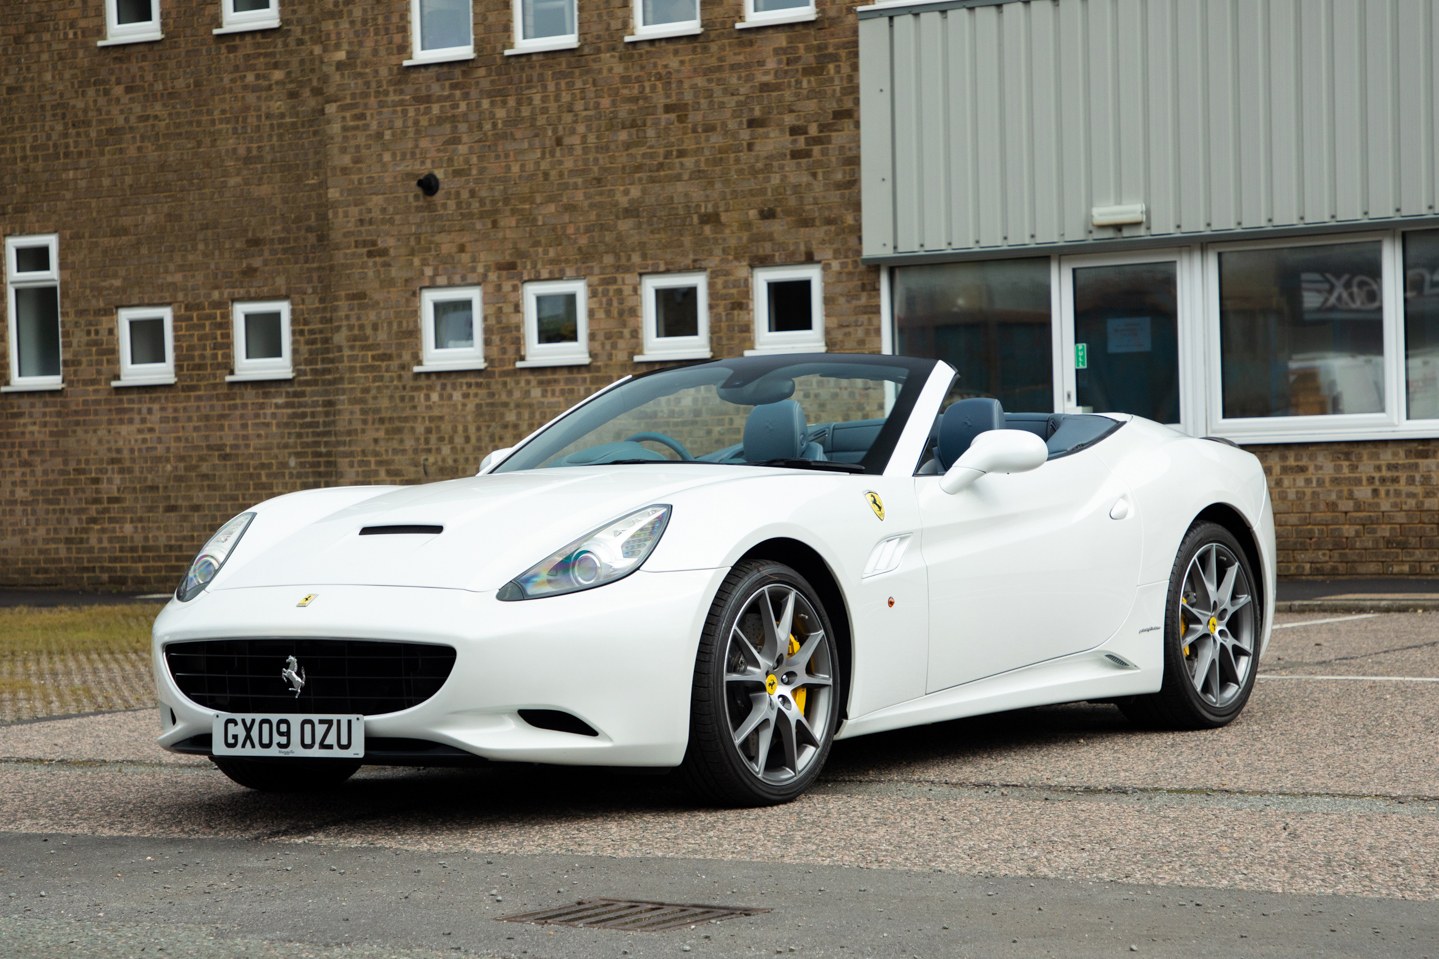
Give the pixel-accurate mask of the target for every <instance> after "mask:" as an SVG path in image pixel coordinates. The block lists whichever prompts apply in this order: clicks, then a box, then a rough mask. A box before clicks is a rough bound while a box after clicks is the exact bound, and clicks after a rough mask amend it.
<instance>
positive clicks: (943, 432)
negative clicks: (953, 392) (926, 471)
mask: <svg viewBox="0 0 1439 959" xmlns="http://www.w3.org/2000/svg"><path fill="white" fill-rule="evenodd" d="M1004 428H1005V423H1004V407H1002V406H1000V405H999V400H996V399H991V398H990V397H987V396H977V397H974V398H973V399H968V400H960V401H959V402H957V403H954V404H951V405H950V407H949V409H947V410H945V411H944V416H942V417H940V420H939V446H938V448H937V452H938V454H939V465H940V467H941V468H943V469H945V470H948V469H949V468H950V467H951V466H953V465H954V462H955V460H957V459H959V458H960V456H962V455H964V451H965V450H967V449H969V444H970V443H972V442H974V438H975V437H976V436H978V435H979V434H980V433H983V432H984V431H986V430H1002V429H1004Z"/></svg>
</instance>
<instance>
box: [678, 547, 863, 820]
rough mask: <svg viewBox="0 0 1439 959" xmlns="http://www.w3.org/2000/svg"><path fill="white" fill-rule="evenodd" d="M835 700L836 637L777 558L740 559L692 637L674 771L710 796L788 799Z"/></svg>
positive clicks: (751, 801) (730, 800) (822, 741)
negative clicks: (682, 737) (686, 704)
mask: <svg viewBox="0 0 1439 959" xmlns="http://www.w3.org/2000/svg"><path fill="white" fill-rule="evenodd" d="M840 702H841V699H840V670H839V654H838V646H837V645H836V641H835V638H834V631H833V629H832V628H831V625H830V620H829V617H828V615H827V614H826V613H825V610H824V606H823V604H821V602H820V600H819V597H818V596H817V595H816V594H815V591H814V590H813V589H812V588H811V587H810V585H809V583H807V582H806V581H805V579H804V577H803V576H801V575H800V574H799V573H797V572H795V571H794V570H793V569H791V568H789V567H788V566H785V565H783V564H782V563H776V562H771V561H764V560H761V561H747V562H744V563H740V564H738V565H736V566H735V568H734V569H732V570H731V571H730V574H729V576H728V577H726V578H725V581H724V583H723V585H721V586H720V590H719V594H718V595H717V596H716V597H715V602H714V606H713V607H712V608H711V609H710V614H709V618H708V619H707V620H706V621H705V629H704V634H703V636H701V638H700V646H699V655H698V656H697V658H696V661H695V672H694V686H693V689H692V692H691V706H690V732H689V748H688V749H687V750H686V752H685V758H684V762H683V764H682V765H681V767H680V775H681V777H682V778H683V779H684V780H685V782H686V783H687V785H688V786H689V787H690V788H691V790H693V791H694V792H695V793H696V794H697V795H698V796H699V797H700V798H701V799H702V800H704V801H706V802H711V803H715V804H718V805H724V806H768V805H774V804H777V803H784V802H789V801H790V800H792V799H795V798H796V797H798V796H799V795H800V794H801V793H803V792H804V791H805V789H807V788H808V787H809V785H810V783H812V782H814V780H815V777H816V776H818V775H819V772H820V770H821V769H822V768H823V767H824V763H825V760H826V759H827V758H828V757H829V751H830V746H831V745H832V744H833V742H834V732H835V728H836V727H837V725H838V721H839V704H840Z"/></svg>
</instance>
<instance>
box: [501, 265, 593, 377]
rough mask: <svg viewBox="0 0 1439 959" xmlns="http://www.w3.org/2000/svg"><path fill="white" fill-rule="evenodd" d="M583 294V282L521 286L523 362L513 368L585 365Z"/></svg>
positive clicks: (586, 317) (587, 338)
mask: <svg viewBox="0 0 1439 959" xmlns="http://www.w3.org/2000/svg"><path fill="white" fill-rule="evenodd" d="M587 291H588V286H587V284H586V283H585V281H584V280H547V281H545V282H541V283H526V284H525V286H524V298H525V358H524V359H523V360H520V361H519V362H517V363H516V364H515V366H587V365H589V362H590V322H589V310H588V306H587V303H586V299H587Z"/></svg>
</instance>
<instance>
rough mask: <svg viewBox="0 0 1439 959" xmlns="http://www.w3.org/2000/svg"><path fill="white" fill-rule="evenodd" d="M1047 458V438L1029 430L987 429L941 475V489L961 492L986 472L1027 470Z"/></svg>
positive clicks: (1018, 471)
mask: <svg viewBox="0 0 1439 959" xmlns="http://www.w3.org/2000/svg"><path fill="white" fill-rule="evenodd" d="M1047 459H1049V448H1048V447H1046V446H1045V445H1044V440H1042V439H1040V438H1039V437H1038V436H1036V435H1035V434H1033V433H1031V432H1029V431H1028V430H985V431H984V432H983V433H980V434H979V435H978V436H976V437H975V438H974V442H972V443H970V444H969V449H967V450H965V451H964V455H963V456H961V457H960V458H959V459H958V460H956V461H955V463H954V465H953V466H951V467H950V468H949V470H948V471H947V472H946V473H945V474H944V475H943V476H941V477H940V479H939V488H940V489H942V490H944V491H945V492H946V493H958V492H959V491H960V490H962V489H964V488H965V487H966V486H969V485H970V484H971V483H973V482H974V481H975V480H977V479H979V478H980V477H981V476H983V475H984V474H985V473H1027V472H1029V471H1030V470H1033V469H1039V467H1041V466H1043V465H1044V461H1045V460H1047Z"/></svg>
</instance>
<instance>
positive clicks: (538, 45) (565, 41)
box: [505, 37, 580, 57]
mask: <svg viewBox="0 0 1439 959" xmlns="http://www.w3.org/2000/svg"><path fill="white" fill-rule="evenodd" d="M579 46H580V41H579V38H578V37H561V38H556V39H555V40H529V41H522V42H520V43H518V44H516V45H515V46H514V47H512V48H511V49H509V50H506V51H505V56H507V57H518V56H522V55H524V54H526V53H549V52H550V51H551V50H577V49H579Z"/></svg>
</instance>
